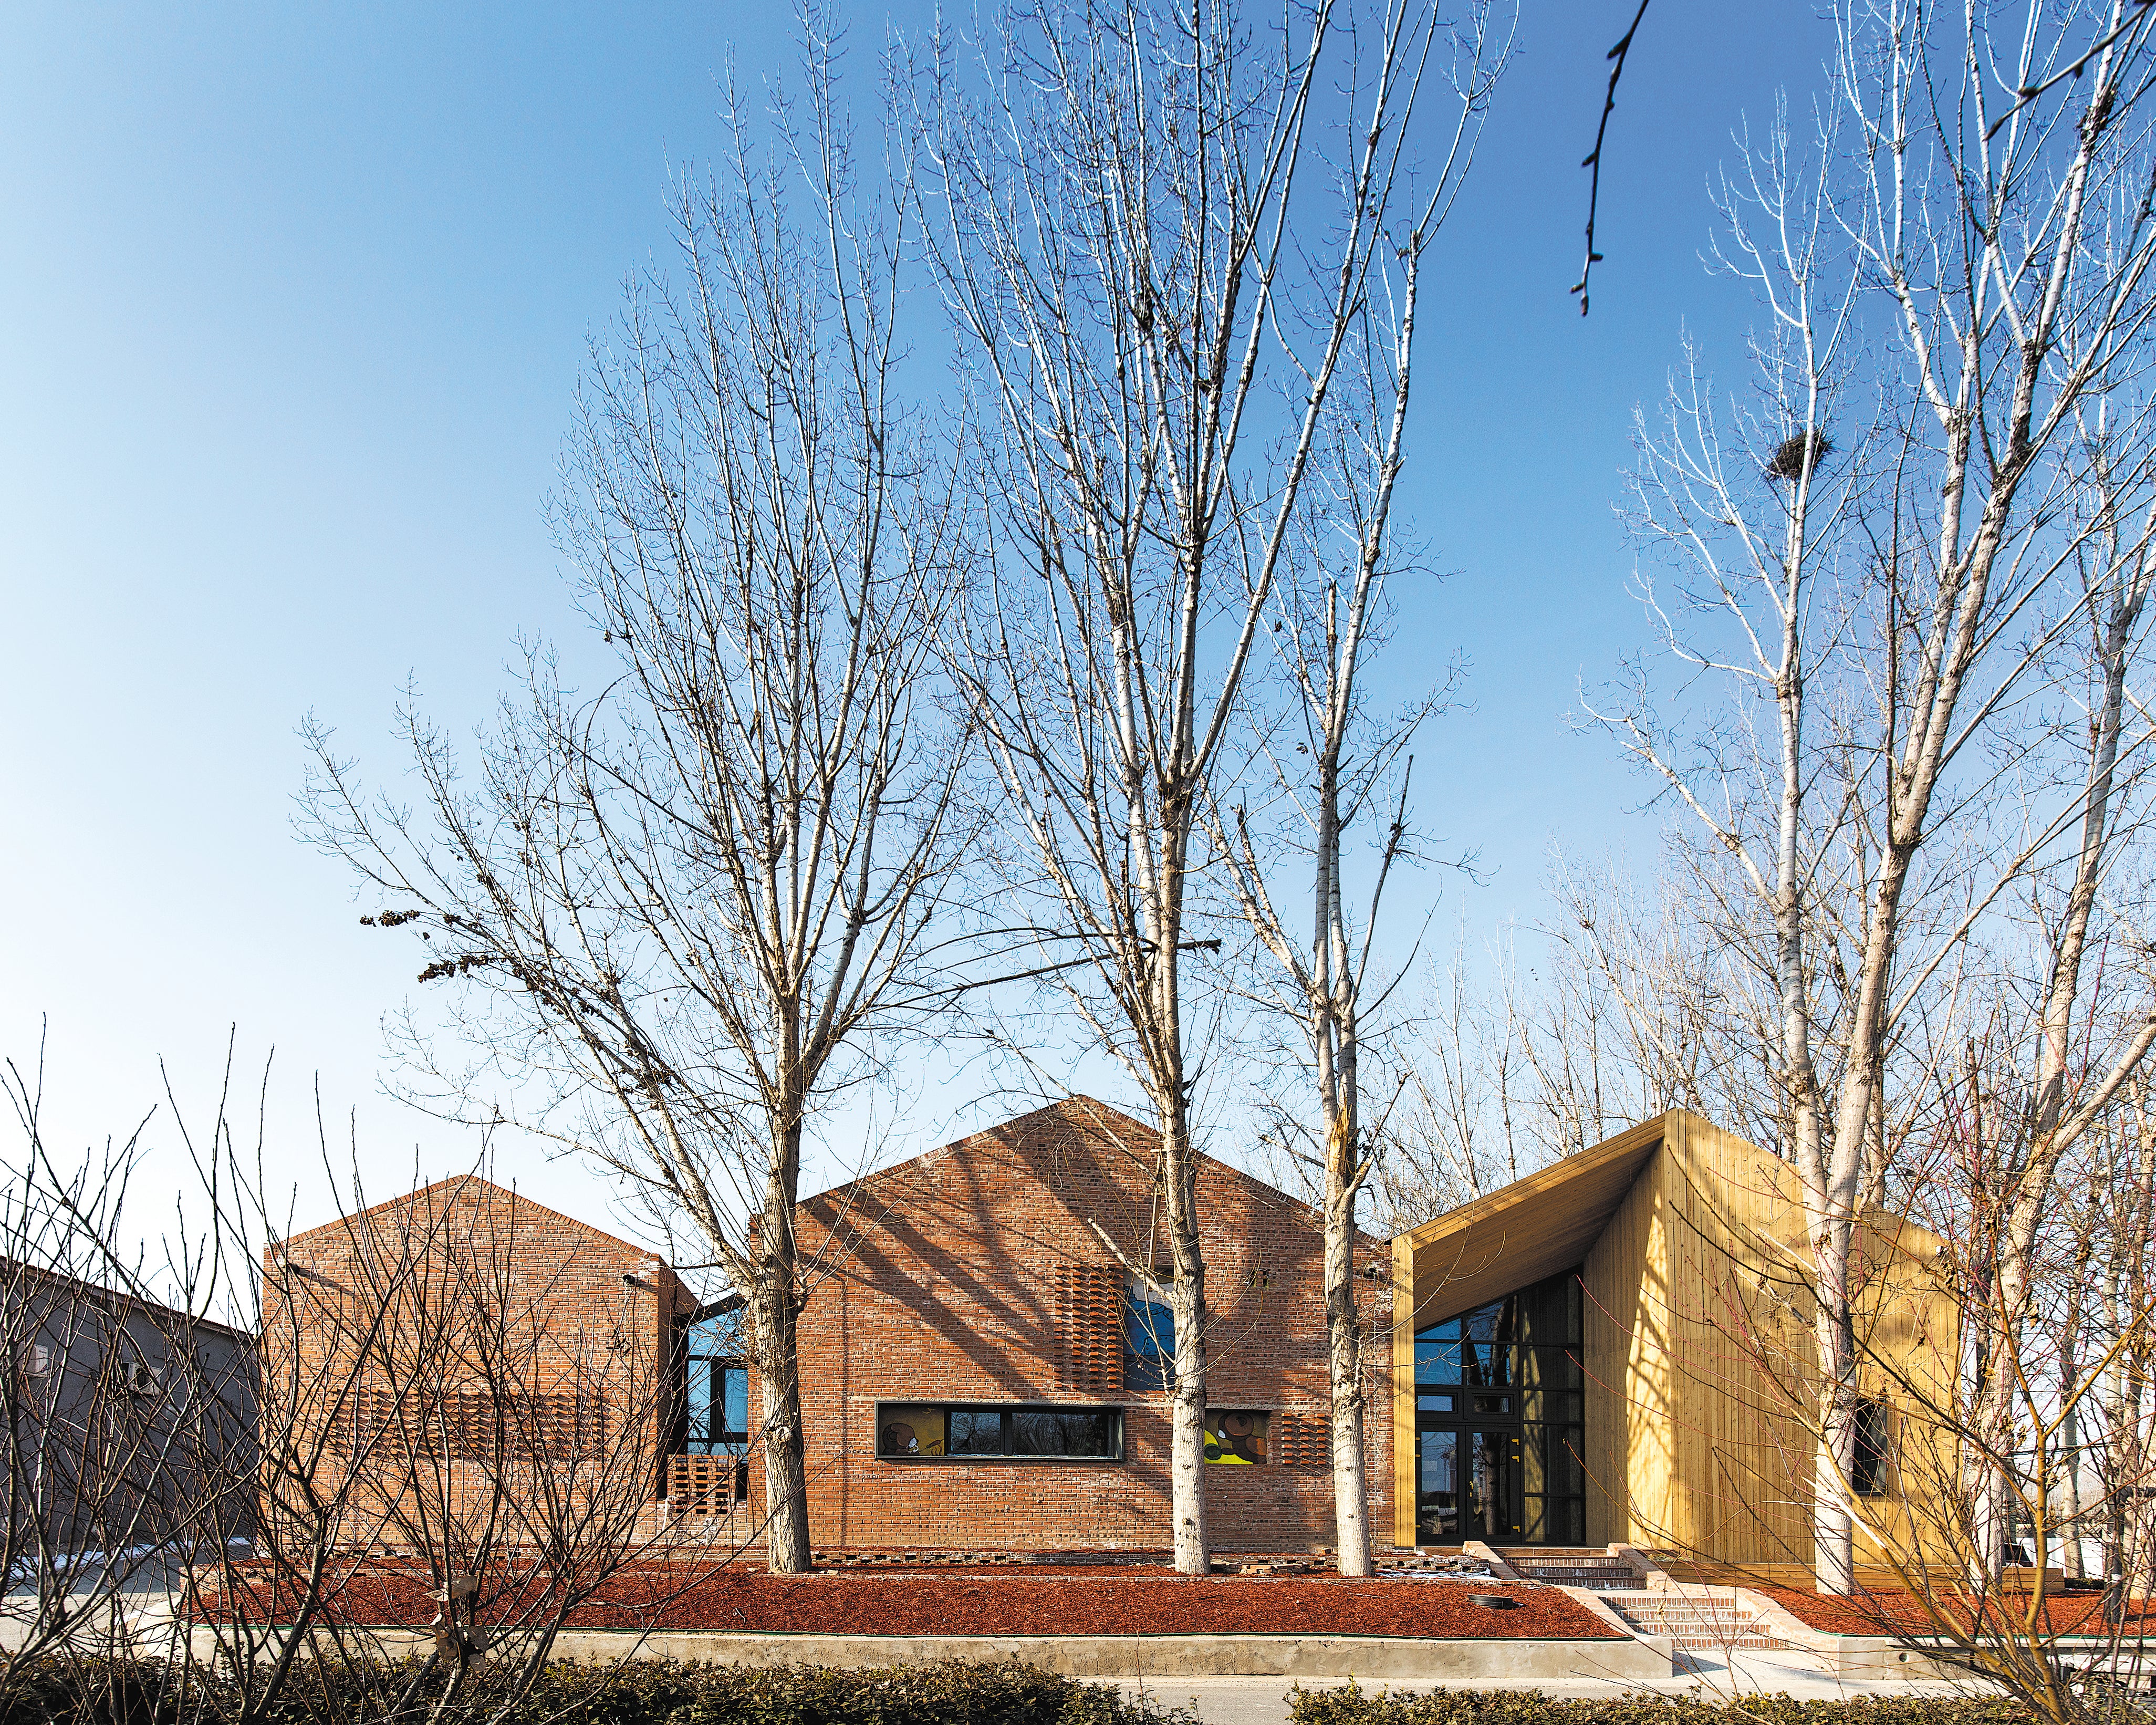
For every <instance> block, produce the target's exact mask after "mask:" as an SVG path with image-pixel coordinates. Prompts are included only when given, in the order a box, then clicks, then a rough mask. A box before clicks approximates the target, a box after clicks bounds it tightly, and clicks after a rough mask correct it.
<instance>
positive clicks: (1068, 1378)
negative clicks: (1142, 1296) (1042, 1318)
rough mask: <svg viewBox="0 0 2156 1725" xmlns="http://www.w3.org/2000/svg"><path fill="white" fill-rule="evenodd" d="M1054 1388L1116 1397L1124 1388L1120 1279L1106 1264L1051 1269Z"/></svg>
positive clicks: (1075, 1265) (1063, 1266) (1114, 1270)
mask: <svg viewBox="0 0 2156 1725" xmlns="http://www.w3.org/2000/svg"><path fill="white" fill-rule="evenodd" d="M1055 1387H1056V1388H1057V1389H1075V1390H1076V1391H1078V1392H1079V1393H1081V1394H1090V1395H1117V1394H1122V1388H1123V1280H1122V1272H1121V1271H1118V1270H1116V1268H1115V1266H1112V1265H1108V1264H1062V1265H1058V1266H1056V1271H1055Z"/></svg>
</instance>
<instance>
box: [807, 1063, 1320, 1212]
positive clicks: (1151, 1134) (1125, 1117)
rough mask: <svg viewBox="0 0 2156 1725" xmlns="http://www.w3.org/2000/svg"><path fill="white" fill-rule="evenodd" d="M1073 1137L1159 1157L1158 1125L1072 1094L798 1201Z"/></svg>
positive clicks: (1238, 1172)
mask: <svg viewBox="0 0 2156 1725" xmlns="http://www.w3.org/2000/svg"><path fill="white" fill-rule="evenodd" d="M1073 1135H1075V1136H1076V1137H1081V1138H1083V1139H1085V1140H1086V1142H1089V1143H1091V1144H1093V1145H1095V1146H1096V1147H1097V1146H1108V1147H1115V1148H1118V1149H1121V1150H1122V1151H1123V1152H1124V1153H1127V1155H1128V1156H1129V1157H1130V1158H1132V1161H1134V1162H1137V1163H1142V1164H1143V1165H1144V1166H1145V1167H1147V1168H1151V1167H1152V1165H1153V1163H1154V1162H1155V1161H1156V1160H1157V1159H1158V1155H1159V1148H1160V1128H1159V1127H1155V1126H1149V1125H1147V1123H1146V1122H1143V1121H1142V1120H1140V1119H1138V1118H1137V1117H1135V1116H1133V1115H1130V1114H1127V1113H1125V1112H1124V1111H1122V1109H1120V1108H1117V1107H1114V1106H1111V1105H1110V1104H1108V1103H1106V1102H1104V1101H1101V1100H1100V1099H1099V1098H1098V1097H1096V1096H1086V1095H1084V1094H1082V1093H1080V1092H1077V1091H1073V1092H1072V1093H1071V1094H1070V1096H1065V1097H1063V1098H1061V1099H1060V1100H1059V1101H1053V1102H1050V1103H1049V1104H1048V1105H1047V1106H1045V1107H1040V1108H1035V1109H1033V1110H1032V1111H1029V1112H1028V1113H1024V1114H1019V1115H1014V1116H1013V1117H1011V1118H1010V1119H1009V1120H1005V1121H1002V1122H998V1124H996V1125H994V1126H991V1127H983V1128H982V1129H981V1130H980V1131H979V1132H968V1134H967V1135H966V1136H965V1137H962V1138H954V1139H952V1141H951V1142H949V1143H947V1144H939V1145H937V1147H935V1148H934V1149H932V1150H924V1151H922V1152H921V1153H920V1154H919V1155H917V1156H911V1157H908V1158H906V1160H905V1161H903V1162H898V1163H892V1164H891V1166H890V1167H889V1168H878V1169H876V1170H875V1171H874V1172H873V1173H866V1174H863V1175H861V1176H860V1178H856V1179H853V1180H847V1181H842V1182H841V1183H839V1184H838V1185H836V1186H834V1187H831V1188H829V1189H828V1190H826V1191H824V1192H819V1193H817V1194H814V1196H812V1197H809V1198H806V1199H803V1200H802V1203H803V1204H820V1203H822V1202H824V1200H826V1199H832V1198H834V1197H836V1196H838V1195H839V1194H855V1195H856V1196H861V1195H865V1194H867V1193H868V1192H869V1191H870V1189H873V1188H874V1187H875V1186H876V1185H877V1184H879V1183H882V1182H885V1181H891V1180H895V1179H898V1178H910V1177H912V1176H916V1175H918V1174H919V1173H921V1172H922V1171H923V1170H925V1169H928V1168H934V1167H936V1166H937V1164H939V1163H942V1161H943V1160H944V1159H945V1158H951V1157H957V1158H963V1157H964V1156H965V1155H967V1154H968V1152H971V1151H976V1150H984V1149H987V1148H988V1147H992V1146H993V1147H998V1148H1002V1149H1018V1150H1020V1151H1025V1150H1029V1149H1033V1148H1035V1147H1039V1146H1040V1145H1042V1144H1043V1143H1044V1142H1045V1141H1052V1140H1053V1139H1055V1138H1056V1137H1070V1136H1073ZM1198 1162H1199V1168H1200V1169H1201V1171H1202V1172H1204V1173H1208V1174H1209V1175H1210V1176H1211V1177H1213V1178H1220V1179H1225V1180H1229V1181H1231V1182H1233V1183H1236V1184H1239V1185H1241V1186H1243V1187H1245V1188H1246V1189H1248V1190H1250V1193H1251V1194H1253V1195H1254V1196H1255V1197H1258V1198H1260V1199H1263V1200H1264V1201H1265V1202H1267V1203H1270V1204H1281V1205H1286V1206H1291V1207H1293V1208H1296V1209H1314V1208H1315V1207H1314V1206H1313V1205H1312V1204H1309V1202H1308V1201H1307V1200H1306V1199H1301V1198H1297V1197H1296V1195H1295V1194H1293V1193H1291V1192H1284V1191H1282V1190H1281V1189H1280V1188H1279V1187H1277V1186H1275V1185H1273V1184H1272V1183H1270V1182H1269V1181H1265V1180H1261V1179H1260V1178H1258V1177H1257V1176H1256V1175H1255V1174H1253V1173H1248V1172H1246V1171H1245V1170H1244V1169H1242V1168H1237V1167H1236V1166H1235V1164H1234V1163H1230V1162H1223V1161H1222V1160H1221V1159H1220V1158H1219V1157H1217V1156H1208V1155H1206V1154H1205V1153H1204V1152H1203V1151H1200V1152H1199V1154H1198Z"/></svg>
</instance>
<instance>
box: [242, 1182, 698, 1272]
mask: <svg viewBox="0 0 2156 1725" xmlns="http://www.w3.org/2000/svg"><path fill="white" fill-rule="evenodd" d="M437 1194H440V1202H441V1206H442V1208H444V1209H447V1208H449V1207H450V1206H452V1205H454V1204H459V1203H470V1204H478V1203H485V1202H495V1203H500V1204H507V1205H510V1206H511V1207H513V1208H515V1209H518V1210H521V1211H526V1212H529V1213H530V1214H533V1215H534V1216H536V1217H539V1218H542V1219H547V1220H549V1221H554V1222H562V1223H566V1224H567V1225H568V1226H570V1227H572V1228H574V1229H576V1230H578V1231H579V1232H581V1233H583V1234H586V1235H590V1236H591V1238H592V1240H593V1241H594V1242H595V1243H602V1244H603V1245H608V1246H613V1247H618V1248H619V1250H622V1251H624V1252H627V1253H629V1254H632V1255H635V1256H638V1257H644V1258H649V1257H655V1256H657V1254H656V1253H654V1252H652V1251H650V1250H649V1249H647V1248H645V1247H643V1246H639V1245H632V1244H631V1243H630V1242H629V1241H628V1240H624V1239H622V1238H621V1237H620V1235H614V1234H608V1232H607V1231H606V1230H604V1229H603V1228H594V1227H593V1226H592V1224H590V1223H588V1222H583V1221H579V1220H577V1218H576V1217H574V1216H571V1215H566V1214H563V1213H562V1211H560V1210H557V1209H550V1208H549V1207H548V1206H547V1205H546V1204H541V1203H539V1202H538V1201H537V1200H536V1199H530V1198H526V1196H525V1195H524V1194H522V1193H521V1192H519V1191H517V1190H516V1188H515V1187H513V1186H504V1185H501V1184H500V1183H497V1182H495V1181H493V1180H490V1179H487V1178H484V1177H483V1176H481V1175H479V1174H451V1175H450V1176H449V1178H447V1179H443V1180H434V1181H430V1182H429V1183H427V1184H426V1185H424V1186H417V1187H414V1188H413V1189H412V1190H411V1191H409V1192H406V1193H402V1194H398V1196H397V1197H395V1198H385V1199H382V1201H381V1202H380V1203H378V1204H369V1205H367V1208H366V1209H362V1210H355V1211H353V1212H352V1214H350V1215H348V1216H336V1217H333V1218H331V1219H330V1220H329V1221H326V1222H324V1223H322V1224H321V1225H320V1226H319V1227H315V1228H309V1229H306V1230H304V1231H302V1232H300V1233H298V1234H295V1235H291V1236H290V1238H289V1239H287V1240H285V1241H284V1242H283V1245H284V1246H285V1250H288V1251H289V1250H292V1249H293V1248H294V1247H296V1246H298V1245H300V1243H301V1242H302V1241H307V1240H316V1239H317V1238H320V1237H323V1236H327V1235H333V1234H339V1233H342V1234H346V1235H349V1234H352V1233H354V1232H357V1231H360V1230H364V1229H365V1228H367V1226H369V1225H371V1224H370V1221H369V1219H370V1218H373V1217H379V1216H387V1215H388V1214H390V1213H391V1212H393V1211H396V1210H410V1209H418V1208H419V1207H420V1206H421V1205H422V1204H429V1203H430V1202H431V1201H433V1200H434V1199H436V1196H437Z"/></svg>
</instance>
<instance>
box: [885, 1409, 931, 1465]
mask: <svg viewBox="0 0 2156 1725" xmlns="http://www.w3.org/2000/svg"><path fill="white" fill-rule="evenodd" d="M881 1415H882V1417H881V1419H880V1420H879V1421H878V1423H877V1426H876V1454H877V1455H942V1453H943V1410H942V1409H941V1408H906V1407H887V1408H885V1409H882V1410H881Z"/></svg>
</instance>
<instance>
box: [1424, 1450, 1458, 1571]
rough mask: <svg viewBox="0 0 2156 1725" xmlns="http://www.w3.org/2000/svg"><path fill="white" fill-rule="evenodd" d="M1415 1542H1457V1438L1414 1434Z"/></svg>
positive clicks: (1430, 1543)
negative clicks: (1416, 1474)
mask: <svg viewBox="0 0 2156 1725" xmlns="http://www.w3.org/2000/svg"><path fill="white" fill-rule="evenodd" d="M1415 1450H1416V1471H1417V1473H1418V1475H1419V1477H1418V1478H1417V1480H1416V1481H1415V1539H1416V1541H1417V1543H1419V1544H1423V1545H1453V1544H1456V1543H1459V1539H1460V1465H1459V1464H1460V1434H1459V1433H1458V1432H1456V1431H1424V1432H1418V1433H1417V1434H1416V1444H1415Z"/></svg>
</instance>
